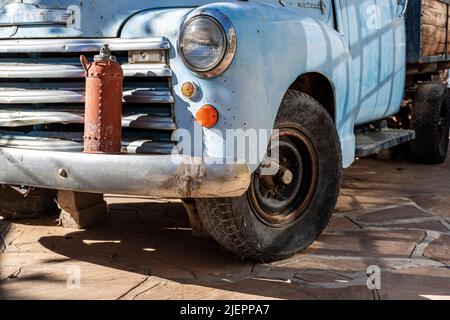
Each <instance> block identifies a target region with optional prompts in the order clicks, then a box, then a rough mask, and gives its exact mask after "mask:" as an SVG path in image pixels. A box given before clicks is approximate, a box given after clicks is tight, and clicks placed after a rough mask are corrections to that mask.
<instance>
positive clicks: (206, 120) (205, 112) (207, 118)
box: [195, 104, 219, 129]
mask: <svg viewBox="0 0 450 320" xmlns="http://www.w3.org/2000/svg"><path fill="white" fill-rule="evenodd" d="M195 120H197V122H198V123H199V124H200V125H201V126H203V127H205V128H208V129H210V128H212V127H214V126H215V125H216V124H217V122H218V121H219V113H218V112H217V110H216V108H214V107H213V106H210V105H209V104H207V105H204V106H203V107H201V108H200V109H199V110H198V111H197V114H196V115H195Z"/></svg>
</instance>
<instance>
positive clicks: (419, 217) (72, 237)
mask: <svg viewBox="0 0 450 320" xmlns="http://www.w3.org/2000/svg"><path fill="white" fill-rule="evenodd" d="M449 181H450V164H449V163H448V162H447V163H446V164H444V165H440V166H420V165H416V164H411V163H407V162H399V161H378V160H373V159H364V160H359V161H357V162H356V163H355V165H354V166H352V167H351V168H350V169H348V170H346V171H345V178H344V185H343V189H342V193H341V197H340V199H339V201H338V205H337V208H336V212H335V214H334V216H333V217H332V219H331V221H330V224H329V226H328V227H327V228H326V230H325V232H324V233H323V235H322V236H321V237H319V239H318V240H317V241H316V242H315V243H314V244H313V245H312V246H311V247H310V248H309V249H307V250H305V251H303V252H301V253H299V254H297V255H295V256H293V257H292V258H290V259H287V260H284V261H278V262H274V263H269V264H260V263H252V262H248V261H240V260H237V259H235V258H234V257H233V256H232V255H230V254H229V253H227V252H225V251H223V250H221V249H220V248H219V246H218V245H217V244H215V243H214V242H213V241H212V240H203V239H196V238H194V237H192V235H191V231H190V227H189V223H188V218H187V215H186V213H185V211H184V208H183V206H182V204H181V203H180V202H179V201H167V200H158V201H155V200H151V199H143V198H139V197H120V196H115V197H107V201H108V203H109V204H110V208H111V212H110V215H109V217H108V219H107V220H106V221H105V222H104V223H102V224H101V225H99V226H96V227H93V228H91V229H88V230H81V231H79V230H70V229H62V228H60V227H58V226H57V223H56V219H57V217H48V218H45V219H41V220H35V221H25V222H20V223H19V222H17V223H10V222H8V221H4V220H0V252H1V253H0V298H2V299H11V298H16V299H29V298H30V299H124V300H130V299H136V300H140V299H258V300H260V299H378V298H381V299H446V298H448V299H450V283H449V279H450V269H449V262H450V261H449V260H450V258H449V257H450V218H449V217H450V214H449V212H450V202H449V201H448V199H450V183H449ZM370 266H378V267H379V268H380V269H381V289H380V290H378V292H376V291H373V290H369V289H368V288H367V287H366V281H367V268H368V267H370ZM77 272H79V274H80V286H79V288H78V287H77V286H76V285H75V287H74V283H73V282H71V281H70V280H71V279H73V278H72V276H73V275H74V273H77ZM68 280H69V281H68ZM75 284H76V283H75Z"/></svg>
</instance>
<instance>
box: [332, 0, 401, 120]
mask: <svg viewBox="0 0 450 320" xmlns="http://www.w3.org/2000/svg"><path fill="white" fill-rule="evenodd" d="M338 1H339V2H340V5H341V8H342V14H343V20H344V24H345V23H347V25H344V26H343V30H342V33H343V34H344V38H345V39H346V41H347V42H348V46H349V49H350V53H351V56H352V74H353V76H354V77H355V79H354V83H355V89H356V90H355V92H354V93H353V94H354V98H355V99H356V100H355V101H357V107H358V113H357V117H356V124H363V123H367V122H370V121H373V120H376V119H381V118H384V117H387V116H389V115H392V114H394V113H396V112H398V110H399V108H400V104H401V101H402V99H403V93H404V92H403V91H404V80H405V70H406V68H405V63H406V40H405V37H406V36H405V25H404V17H403V16H402V15H401V12H402V9H403V5H402V1H401V0H338ZM399 3H400V4H399Z"/></svg>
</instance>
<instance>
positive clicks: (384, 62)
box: [0, 0, 406, 184]
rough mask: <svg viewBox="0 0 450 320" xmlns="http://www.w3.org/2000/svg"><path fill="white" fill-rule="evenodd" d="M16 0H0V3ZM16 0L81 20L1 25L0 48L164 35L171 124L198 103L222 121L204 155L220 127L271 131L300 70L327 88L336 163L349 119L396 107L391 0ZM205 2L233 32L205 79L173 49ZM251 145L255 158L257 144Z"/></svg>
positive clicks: (400, 79) (349, 149) (399, 56)
mask: <svg viewBox="0 0 450 320" xmlns="http://www.w3.org/2000/svg"><path fill="white" fill-rule="evenodd" d="M14 2H15V1H8V0H7V1H4V0H3V1H0V3H3V9H5V8H7V6H6V5H10V4H11V3H14ZM22 2H24V3H30V4H33V5H35V6H37V7H40V8H66V7H68V6H70V5H77V6H79V7H80V8H81V16H80V17H81V23H80V24H79V28H76V27H67V26H56V25H55V26H54V25H46V26H41V25H39V26H36V25H35V26H28V25H18V26H3V27H0V46H1V45H2V42H4V41H10V40H12V39H48V38H52V39H53V38H77V39H78V38H100V39H104V41H105V42H106V43H107V42H108V40H107V39H109V38H133V39H134V38H150V37H164V38H165V39H167V41H168V42H169V43H170V51H169V57H170V60H169V64H170V69H171V70H172V73H173V76H172V85H173V97H174V103H173V110H174V116H175V121H176V124H177V127H178V128H183V129H187V130H189V131H191V132H193V131H194V130H195V127H197V129H199V126H198V124H197V123H196V122H195V121H194V115H195V113H196V111H197V110H198V109H199V108H200V107H201V106H203V105H205V104H211V105H213V106H215V107H216V108H217V110H218V112H219V123H218V124H217V125H216V126H215V127H214V128H213V129H206V128H202V129H201V130H203V135H204V140H203V144H204V154H203V156H205V157H209V158H221V157H224V154H225V149H226V142H225V140H224V137H225V135H226V133H225V131H226V130H227V129H244V130H245V129H268V130H270V129H272V128H273V125H274V122H275V118H276V116H277V113H278V110H279V106H280V103H281V101H282V99H283V96H284V95H285V93H286V91H287V90H288V89H289V88H290V87H291V86H292V85H293V84H294V83H295V82H296V80H297V79H298V78H299V77H301V76H302V75H305V74H318V75H320V76H321V77H323V78H326V80H327V81H328V83H329V85H330V86H331V88H332V90H333V110H332V116H333V117H334V121H335V125H336V128H337V131H338V133H339V137H340V140H341V146H342V154H343V166H344V167H348V166H350V165H351V164H352V162H353V161H354V159H355V135H354V129H355V126H356V125H360V124H364V123H369V122H371V121H374V120H378V119H382V118H385V117H387V116H389V115H392V114H395V113H396V112H398V111H399V109H400V105H401V101H402V98H403V94H404V87H405V83H404V82H405V73H406V63H405V59H406V51H405V50H406V44H405V42H406V40H405V21H404V17H403V15H401V11H402V9H403V8H402V6H403V5H402V4H399V1H397V0H325V1H323V2H321V1H316V0H300V1H284V2H283V1H278V0H273V1H269V0H254V1H221V2H217V1H201V0H183V1H180V0H165V1H162V0H146V1H144V0H128V1H121V0H108V1H98V0H96V1H94V0H85V1H80V0H79V1H75V0H24V1H22ZM400 3H402V1H400ZM202 9H215V10H218V11H220V12H221V13H223V14H224V15H225V16H227V17H228V18H229V20H230V21H231V23H232V24H233V26H234V28H235V30H236V36H237V51H236V54H235V57H234V59H233V61H232V63H231V65H230V67H229V68H228V69H227V70H226V71H225V72H224V73H223V74H221V75H219V76H218V77H215V78H212V79H205V78H201V77H197V76H196V75H195V74H194V73H193V72H192V71H191V70H190V69H189V68H188V67H186V65H185V64H184V63H183V60H182V59H181V58H180V57H179V52H178V50H177V43H178V38H179V31H180V27H181V25H182V24H183V22H184V19H185V17H186V16H187V15H188V14H189V13H191V12H192V11H193V10H202ZM0 10H2V8H0ZM2 39H3V40H2ZM185 81H194V82H196V83H197V84H198V87H199V88H201V92H202V94H201V96H200V97H198V99H195V100H193V101H192V100H189V99H186V98H184V97H183V95H182V94H181V85H182V84H183V83H184V82H185ZM319 91H320V90H319ZM0 95H1V91H0ZM0 108H1V106H0ZM323 134H324V135H326V134H327V132H324V133H323ZM249 148H250V150H249V152H250V153H257V154H258V155H259V156H260V157H262V155H263V154H262V153H261V150H258V146H257V145H250V146H249ZM263 151H265V150H263ZM192 153H193V154H192V155H196V156H200V155H201V154H197V151H195V150H194V151H192ZM260 159H261V158H260ZM254 169H255V168H254V167H253V168H251V170H254ZM35 184H38V183H35Z"/></svg>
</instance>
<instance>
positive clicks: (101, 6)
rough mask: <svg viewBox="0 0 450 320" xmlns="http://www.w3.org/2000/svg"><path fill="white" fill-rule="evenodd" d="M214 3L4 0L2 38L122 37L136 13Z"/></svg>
mask: <svg viewBox="0 0 450 320" xmlns="http://www.w3.org/2000/svg"><path fill="white" fill-rule="evenodd" d="M214 2H217V0H216V1H214V0H209V1H208V0H126V1H125V0H0V39H1V38H3V39H7V38H63V37H64V38H71V37H77V38H81V37H87V38H93V37H94V38H103V37H118V36H119V35H120V30H121V27H122V25H123V24H124V23H125V22H126V21H127V20H128V19H129V18H130V17H131V16H133V15H134V14H136V13H139V12H142V11H145V10H152V9H159V8H161V9H162V8H164V9H167V8H190V7H191V8H195V7H198V6H201V5H204V4H208V3H214ZM222 2H235V1H231V0H228V1H227V0H223V1H222ZM260 2H278V1H276V0H272V1H271V0H267V1H261V0H260ZM68 23H69V25H68Z"/></svg>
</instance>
